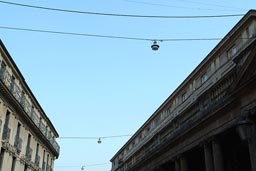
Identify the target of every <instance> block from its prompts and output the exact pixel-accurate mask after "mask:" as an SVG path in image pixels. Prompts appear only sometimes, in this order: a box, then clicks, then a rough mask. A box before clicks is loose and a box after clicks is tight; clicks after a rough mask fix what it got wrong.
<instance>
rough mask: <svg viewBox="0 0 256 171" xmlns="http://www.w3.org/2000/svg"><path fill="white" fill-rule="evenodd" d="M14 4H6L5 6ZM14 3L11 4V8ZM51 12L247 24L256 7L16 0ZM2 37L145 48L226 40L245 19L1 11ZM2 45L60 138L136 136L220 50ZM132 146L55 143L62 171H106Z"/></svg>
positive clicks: (220, 1)
mask: <svg viewBox="0 0 256 171" xmlns="http://www.w3.org/2000/svg"><path fill="white" fill-rule="evenodd" d="M8 1H9V0H8ZM9 2H10V1H9ZM11 2H16V3H23V4H28V5H35V6H43V7H50V8H59V9H68V10H77V11H88V12H100V13H115V14H136V15H151V16H152V15H161V16H197V15H199V16H201V15H226V14H245V13H246V12H247V11H248V10H249V9H254V8H256V1H255V0H234V1H230V0H229V1H226V0H209V1H203V0H158V1H153V0H108V1H100V0H74V1H70V0H69V1H68V0H54V1H53V0H51V1H50V0H27V1H25V0H19V1H18V0H12V1H11ZM0 14H1V22H0V27H15V28H27V29H37V30H51V31H59V32H74V33H82V34H96V35H106V36H121V37H134V38H146V39H152V40H154V39H175V38H177V39H194V38H195V39H196V38H222V37H223V36H225V35H226V34H227V32H228V31H229V30H230V29H231V28H232V27H233V26H234V25H235V24H236V23H237V22H238V21H239V20H240V19H241V16H237V17H223V18H200V19H187V18H185V19H156V18H129V17H111V16H99V15H86V14H76V13H65V12H58V11H49V10H40V9H33V8H27V7H21V6H14V5H8V4H3V3H2V2H0ZM0 38H1V40H2V41H3V43H4V44H5V46H6V48H7V49H8V51H9V53H10V54H11V56H12V58H13V59H14V61H15V62H16V64H17V66H18V67H19V69H20V71H21V73H22V74H23V76H24V77H25V79H26V82H27V84H28V85H29V87H30V88H31V90H32V92H33V93H34V95H35V96H36V98H37V100H38V101H39V103H40V104H41V106H42V107H43V109H44V111H45V112H46V114H47V115H48V117H49V118H50V119H51V121H52V123H53V124H54V126H55V128H56V130H57V131H58V133H59V135H60V137H67V136H71V137H77V136H78V137H106V136H117V135H130V134H133V133H135V132H136V130H137V129H138V128H139V127H140V126H141V125H142V124H143V123H144V122H145V121H146V120H147V119H148V118H149V116H150V115H151V114H152V113H153V112H154V111H155V110H156V109H157V108H158V107H159V106H160V105H161V104H162V103H163V102H164V100H165V99H166V98H167V97H168V96H169V95H170V94H171V93H172V92H173V91H174V90H175V88H177V86H178V85H179V84H180V83H181V82H182V81H183V80H184V79H185V78H186V77H187V76H188V75H189V73H190V72H191V71H192V70H193V69H194V68H195V67H196V66H197V65H198V64H199V63H200V61H201V60H202V59H203V58H204V57H205V56H206V55H207V54H208V53H209V52H210V51H211V50H212V49H213V48H214V47H215V45H216V44H217V43H218V42H219V40H217V41H216V40H215V41H213V40H212V41H209V40H208V41H163V42H158V43H159V45H160V49H159V50H158V51H152V50H151V48H150V46H151V44H152V42H151V41H146V40H145V41H142V40H125V39H109V38H98V37H85V36H72V35H60V34H47V33H35V32H26V31H17V30H6V29H2V28H0ZM128 139H129V137H119V138H108V139H103V140H102V143H101V144H98V143H97V139H79V140H78V139H58V140H57V141H58V143H59V145H60V147H61V152H60V157H59V159H57V160H56V162H55V169H54V170H55V171H77V170H81V167H82V166H83V165H84V166H85V170H88V171H109V170H110V169H111V164H110V162H109V160H110V159H111V158H112V157H113V156H114V154H115V153H116V152H117V151H118V150H119V149H120V148H121V147H122V145H124V143H125V142H126V141H127V140H128Z"/></svg>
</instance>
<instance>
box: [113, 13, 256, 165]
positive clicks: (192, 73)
mask: <svg viewBox="0 0 256 171" xmlns="http://www.w3.org/2000/svg"><path fill="white" fill-rule="evenodd" d="M251 17H256V10H254V9H251V10H249V11H248V12H247V13H246V14H245V15H244V16H243V17H242V18H241V19H240V20H239V21H238V23H237V24H235V26H233V27H232V29H231V30H230V31H229V32H228V33H227V34H226V35H225V36H224V38H223V39H222V40H221V41H220V42H219V43H218V44H217V45H216V46H215V47H214V48H213V50H211V51H210V53H209V54H208V55H207V56H206V57H205V58H204V59H203V60H202V61H201V62H200V63H199V64H198V65H197V67H196V68H195V69H194V70H193V71H192V72H191V73H190V74H189V75H188V76H187V77H186V78H185V80H184V81H183V82H182V83H181V84H180V85H179V86H178V87H177V88H176V89H175V90H174V91H173V93H171V95H170V96H169V97H168V98H167V99H166V100H165V101H164V102H163V103H162V104H161V105H160V106H159V107H158V108H157V109H156V111H155V112H154V113H153V114H152V115H151V116H150V117H149V118H148V119H147V120H146V122H144V124H143V125H142V126H141V127H140V128H139V129H138V130H137V131H136V132H135V133H134V134H133V136H132V137H131V138H130V139H129V140H128V141H127V142H126V143H125V144H124V145H123V146H122V147H121V148H120V150H118V152H117V153H116V154H115V155H114V156H113V157H112V158H111V159H110V161H111V162H112V161H113V160H114V159H115V158H116V157H117V156H118V155H119V154H120V153H121V152H122V151H123V149H125V148H126V146H127V145H128V144H129V143H130V142H131V141H132V140H133V139H134V138H135V137H136V136H137V135H138V134H139V133H140V132H141V131H142V130H143V128H144V127H146V126H147V124H148V123H149V122H150V121H151V120H152V119H153V118H154V117H155V116H156V115H157V114H158V112H159V111H161V110H162V109H163V107H165V105H166V104H167V103H168V102H169V101H170V100H171V99H172V98H173V97H174V96H175V95H176V94H177V93H178V92H179V91H180V89H182V88H183V87H184V85H186V84H187V82H189V81H190V79H191V77H193V76H194V75H196V74H197V71H198V70H200V69H201V68H202V66H203V65H204V64H205V63H207V62H208V61H209V59H210V58H211V57H212V56H213V55H214V54H215V53H216V52H217V51H218V50H219V49H220V47H222V46H223V44H225V43H226V42H227V40H229V38H230V37H231V36H233V35H234V33H235V32H236V31H237V30H238V29H239V28H240V27H239V26H241V25H243V24H244V23H245V22H246V21H247V20H248V19H249V18H251Z"/></svg>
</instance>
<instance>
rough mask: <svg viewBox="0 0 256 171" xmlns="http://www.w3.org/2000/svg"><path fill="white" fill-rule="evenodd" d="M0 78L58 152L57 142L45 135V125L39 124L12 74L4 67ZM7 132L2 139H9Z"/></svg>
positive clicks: (0, 70) (0, 71)
mask: <svg viewBox="0 0 256 171" xmlns="http://www.w3.org/2000/svg"><path fill="white" fill-rule="evenodd" d="M0 80H1V81H2V82H3V83H4V84H5V86H6V87H7V88H8V89H9V90H10V92H11V93H12V95H13V96H14V97H15V98H16V100H17V101H18V102H19V103H20V104H21V106H22V107H23V109H24V111H25V112H26V114H27V115H28V116H29V117H30V118H31V119H32V121H33V122H34V123H35V125H36V126H38V128H39V129H40V131H41V132H42V133H43V135H44V136H45V137H46V138H47V139H48V140H49V142H50V143H51V144H52V146H53V147H54V149H55V150H56V151H57V152H58V153H59V149H60V147H59V145H58V144H57V142H56V141H55V139H53V138H50V137H49V136H47V132H46V126H45V125H39V118H38V116H37V115H36V113H35V111H34V110H33V109H32V105H31V103H30V102H29V100H28V99H27V97H26V96H25V95H24V94H22V90H21V88H20V87H19V86H18V85H17V84H16V83H15V82H14V81H12V75H11V74H10V72H8V71H7V70H6V68H1V69H0ZM9 134H10V131H9V132H8V130H5V131H4V132H3V139H5V140H9V137H10V135H9Z"/></svg>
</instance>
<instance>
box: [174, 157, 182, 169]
mask: <svg viewBox="0 0 256 171" xmlns="http://www.w3.org/2000/svg"><path fill="white" fill-rule="evenodd" d="M175 171H181V170H180V160H179V159H176V160H175Z"/></svg>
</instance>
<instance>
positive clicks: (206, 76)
mask: <svg viewBox="0 0 256 171" xmlns="http://www.w3.org/2000/svg"><path fill="white" fill-rule="evenodd" d="M207 80H208V75H207V73H204V74H203V75H202V76H201V84H203V83H204V82H206V81H207Z"/></svg>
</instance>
